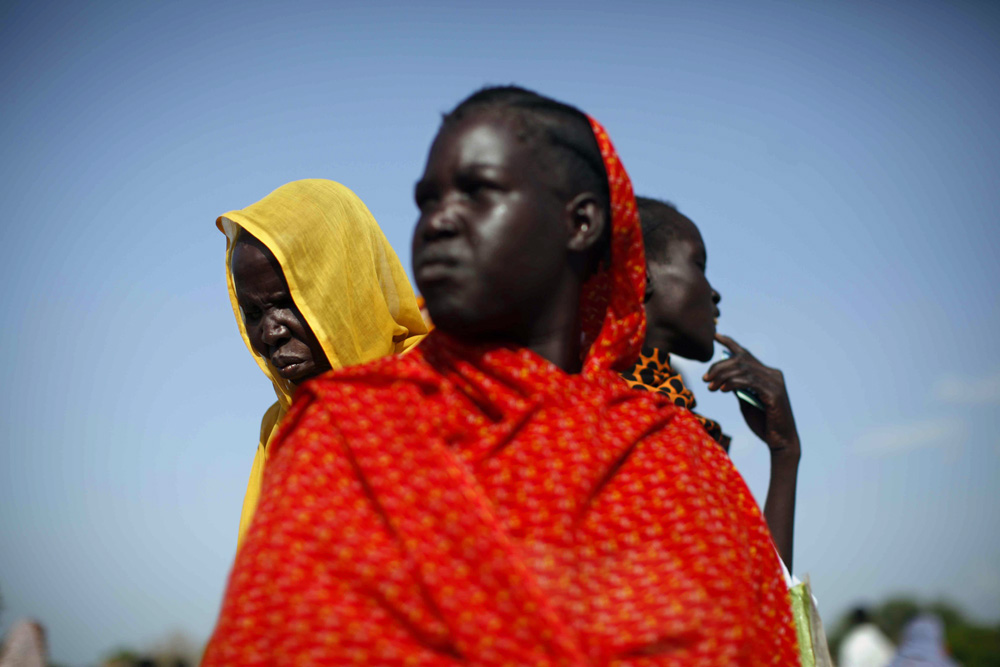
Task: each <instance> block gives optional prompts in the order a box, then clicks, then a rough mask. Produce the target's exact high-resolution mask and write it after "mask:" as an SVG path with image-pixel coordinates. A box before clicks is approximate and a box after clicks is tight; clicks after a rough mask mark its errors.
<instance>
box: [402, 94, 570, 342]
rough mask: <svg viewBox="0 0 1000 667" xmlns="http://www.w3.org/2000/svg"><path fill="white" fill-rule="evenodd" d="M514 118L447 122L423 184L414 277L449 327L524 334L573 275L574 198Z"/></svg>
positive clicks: (472, 332) (471, 332) (482, 116)
mask: <svg viewBox="0 0 1000 667" xmlns="http://www.w3.org/2000/svg"><path fill="white" fill-rule="evenodd" d="M515 123H516V120H515V119H511V118H504V117H502V116H498V115H496V114H494V113H489V112H485V113H478V114H473V115H471V116H469V117H466V118H464V119H462V120H460V121H457V122H456V123H455V124H454V125H451V126H448V127H446V128H444V129H443V130H442V131H441V132H440V133H439V134H438V136H437V138H436V139H435V141H434V145H433V146H432V147H431V152H430V155H429V157H428V159H427V166H426V168H425V170H424V174H423V176H422V178H421V179H420V181H419V182H418V183H417V187H416V203H417V206H418V207H419V209H420V218H419V219H418V221H417V226H416V229H415V230H414V234H413V270H414V275H415V277H416V281H417V285H418V286H419V288H420V292H421V294H422V295H423V296H424V298H425V299H426V301H427V308H428V310H429V311H430V314H431V317H432V318H433V320H434V323H435V325H437V326H438V327H440V328H441V329H443V330H444V331H448V332H449V333H453V334H457V335H460V336H466V337H499V338H505V337H506V338H513V339H516V338H518V334H519V332H523V331H525V330H527V329H529V328H530V326H531V322H532V321H533V319H534V318H536V317H537V313H538V308H540V307H544V304H545V303H546V300H547V299H548V298H550V294H551V292H552V290H553V285H554V284H555V283H556V282H557V281H558V280H559V279H560V272H563V271H565V267H566V257H567V246H566V244H567V232H566V229H565V227H564V225H562V224H561V222H560V221H561V220H562V218H563V217H564V216H565V215H566V213H565V211H566V203H565V201H564V198H563V197H561V196H560V194H559V193H558V188H557V187H555V186H554V180H555V178H554V177H553V175H552V174H551V173H547V172H546V170H545V169H543V168H542V167H541V165H540V162H541V161H540V160H539V159H538V157H537V155H536V154H535V152H534V150H533V149H532V148H531V146H530V145H529V144H528V143H527V142H525V141H524V140H523V139H522V138H519V136H518V132H517V127H516V126H515Z"/></svg>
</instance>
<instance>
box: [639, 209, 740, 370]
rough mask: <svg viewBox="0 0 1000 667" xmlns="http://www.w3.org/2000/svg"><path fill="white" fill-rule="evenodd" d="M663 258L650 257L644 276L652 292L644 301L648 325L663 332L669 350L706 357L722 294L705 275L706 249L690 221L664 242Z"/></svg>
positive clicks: (685, 354)
mask: <svg viewBox="0 0 1000 667" xmlns="http://www.w3.org/2000/svg"><path fill="white" fill-rule="evenodd" d="M666 253H667V254H666V257H665V258H663V260H650V261H649V263H648V264H647V267H648V269H649V270H648V272H647V278H648V280H649V281H650V283H651V285H652V288H653V289H652V295H651V297H650V300H649V301H648V302H647V303H646V317H647V318H648V320H649V325H650V326H651V327H656V328H657V329H659V330H661V331H664V332H666V335H667V338H668V343H669V346H670V352H671V353H673V354H676V355H678V356H681V357H685V358H687V359H696V360H698V361H708V360H709V359H711V358H712V352H713V350H714V346H715V322H716V320H717V319H718V317H719V301H720V300H721V299H722V297H721V296H720V295H719V293H718V292H716V291H715V290H714V289H713V288H712V285H711V284H709V282H708V278H707V277H706V275H705V269H706V261H707V257H706V253H705V243H704V241H702V238H701V234H700V233H699V232H698V229H697V228H696V227H695V226H694V225H693V224H686V225H684V228H683V230H682V233H680V234H679V235H678V237H677V238H675V239H672V240H671V241H670V243H669V245H668V246H667V251H666Z"/></svg>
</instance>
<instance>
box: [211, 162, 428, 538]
mask: <svg viewBox="0 0 1000 667" xmlns="http://www.w3.org/2000/svg"><path fill="white" fill-rule="evenodd" d="M216 224H217V225H218V227H219V229H220V230H221V231H222V232H223V233H225V235H226V239H227V241H226V280H227V283H228V285H229V299H230V301H231V302H232V305H233V313H234V314H235V315H236V322H237V324H238V325H239V328H240V335H242V336H243V342H244V343H246V345H247V348H248V349H249V350H250V352H251V354H253V356H254V359H255V360H256V362H257V365H258V366H260V368H261V370H262V371H264V374H265V375H267V378H268V379H269V380H270V381H271V383H272V384H273V385H274V393H275V394H277V397H278V400H277V402H276V403H275V404H274V405H272V406H271V407H270V408H269V409H268V410H267V412H266V413H265V414H264V418H263V420H262V422H261V427H260V442H259V443H258V445H257V453H256V455H255V456H254V462H253V468H252V469H251V472H250V481H249V483H248V484H247V493H246V498H245V499H244V501H243V512H242V515H241V517H240V530H239V543H242V541H243V536H244V534H245V533H246V531H247V528H248V527H249V526H250V520H251V519H252V518H253V515H254V511H255V509H256V507H257V500H258V498H259V497H260V486H261V481H262V479H263V475H264V469H265V466H266V463H267V444H268V442H270V440H271V436H272V435H273V434H274V433H275V431H276V430H277V426H278V424H279V422H280V421H281V419H282V418H283V417H284V416H285V413H286V412H287V411H288V408H289V406H290V405H291V403H292V395H293V394H294V392H295V389H296V387H297V386H298V385H299V384H300V383H302V382H304V381H305V380H308V379H309V378H312V377H316V376H317V375H320V374H322V373H324V372H325V371H328V370H331V369H337V368H345V367H347V366H353V365H355V364H363V363H365V362H366V361H373V360H375V359H379V358H381V357H385V356H388V355H391V354H398V353H401V352H404V351H406V350H409V349H410V348H412V347H413V346H414V345H416V344H417V342H418V341H419V340H420V339H421V338H423V334H425V333H427V327H426V325H425V324H424V321H423V319H422V318H421V316H420V310H419V307H418V306H417V300H416V297H415V296H414V294H413V288H412V287H411V286H410V282H409V280H408V279H407V277H406V272H405V271H404V270H403V267H402V265H401V264H400V263H399V259H398V258H397V257H396V253H395V252H394V251H393V249H392V247H391V246H390V245H389V242H388V241H387V240H386V238H385V235H384V234H383V233H382V230H381V229H380V228H379V226H378V223H377V222H375V218H374V217H372V214H371V213H370V212H369V211H368V208H367V207H366V206H365V205H364V202H362V201H361V199H359V198H358V196H357V195H355V194H354V193H353V192H351V190H349V189H348V188H346V187H345V186H343V185H341V184H339V183H335V182H333V181H327V180H323V179H308V180H302V181H294V182H292V183H288V184H287V185H283V186H282V187H280V188H278V189H277V190H275V191H274V192H272V193H271V194H269V195H268V196H267V197H265V198H264V199H262V200H260V201H259V202H257V203H256V204H253V205H251V206H248V207H247V208H245V209H243V210H240V211H230V212H229V213H226V214H225V215H223V216H221V217H219V219H218V220H217V222H216Z"/></svg>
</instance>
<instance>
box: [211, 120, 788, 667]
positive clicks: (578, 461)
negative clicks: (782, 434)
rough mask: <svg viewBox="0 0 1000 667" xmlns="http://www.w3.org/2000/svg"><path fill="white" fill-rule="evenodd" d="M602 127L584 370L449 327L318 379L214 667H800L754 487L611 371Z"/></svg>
mask: <svg viewBox="0 0 1000 667" xmlns="http://www.w3.org/2000/svg"><path fill="white" fill-rule="evenodd" d="M593 124H594V127H595V136H596V137H597V138H598V142H599V144H600V145H601V149H602V152H603V153H604V155H605V163H606V165H607V167H608V175H609V184H610V185H611V193H612V203H613V211H614V214H613V226H612V261H611V266H610V267H609V268H608V270H607V271H604V272H601V273H600V274H598V276H597V278H596V279H595V280H594V281H591V284H590V286H589V287H588V290H587V291H585V294H584V296H583V298H582V301H581V309H582V311H583V312H584V322H583V326H582V328H583V331H584V333H585V334H587V335H588V336H589V338H588V339H587V342H588V344H587V353H586V356H585V359H584V372H583V373H580V374H578V375H568V374H566V373H564V372H563V371H562V370H560V369H559V368H557V367H556V366H554V365H552V364H551V363H549V362H548V361H546V360H545V359H543V358H541V357H539V356H537V355H535V354H534V353H533V352H531V351H529V350H526V349H523V348H516V347H507V346H502V345H495V344H494V345H480V346H471V345H466V344H463V343H461V342H459V341H457V340H455V339H452V338H449V337H448V336H447V335H446V334H444V333H442V332H440V331H437V332H434V333H432V334H431V335H430V336H429V337H428V338H427V339H426V340H425V341H424V343H423V344H422V345H421V346H420V347H418V348H417V349H416V350H415V351H414V352H413V353H412V354H410V355H408V356H405V357H395V358H391V359H384V360H381V361H377V362H373V363H371V364H367V365H364V366H358V367H354V368H350V369H345V370H341V371H337V372H334V373H331V374H328V375H326V376H324V377H321V378H318V379H316V380H313V381H311V382H308V383H306V384H305V385H304V386H303V387H302V388H300V390H299V393H298V395H297V397H296V400H295V403H294V404H293V406H292V408H291V410H290V412H289V414H288V415H287V417H286V418H285V420H284V422H283V424H282V426H281V429H280V431H279V433H278V435H277V436H276V438H275V440H274V441H273V442H272V445H271V448H272V451H271V452H270V457H271V458H270V460H269V463H268V469H267V471H266V474H265V479H264V486H263V496H262V500H261V503H260V506H259V508H258V510H257V513H256V515H255V517H254V520H253V523H252V525H251V528H250V531H249V534H248V536H247V539H246V542H245V543H244V546H243V548H242V549H241V550H240V552H239V554H238V556H237V560H236V564H235V567H234V570H233V573H232V575H231V578H230V582H229V587H228V590H227V593H226V597H225V600H224V602H223V608H222V613H221V616H220V619H219V623H218V626H217V628H216V631H215V635H214V637H213V639H212V641H211V643H210V645H209V647H208V649H207V651H206V655H205V659H204V663H203V664H205V665H208V666H214V665H454V664H467V665H481V666H498V667H499V666H504V665H511V666H513V665H542V666H556V665H566V666H569V665H634V666H636V667H638V666H640V665H641V666H645V665H705V666H719V667H721V666H727V667H728V666H731V665H745V666H748V667H750V666H753V667H757V666H763V665H775V666H778V665H780V666H782V667H785V666H788V665H797V664H799V663H798V651H797V648H796V635H795V631H794V629H793V626H792V617H791V610H790V605H789V600H788V593H787V589H786V587H785V585H784V581H783V579H782V575H781V571H780V567H779V565H778V561H777V556H776V554H775V552H774V550H773V548H771V546H770V537H769V535H768V532H767V527H766V525H765V524H764V521H763V519H762V517H761V515H760V512H759V510H758V509H757V506H756V504H755V503H754V501H753V498H752V497H751V495H750V493H749V491H748V490H747V488H746V485H745V484H744V482H743V480H742V479H741V478H740V476H739V474H738V473H737V472H736V470H735V469H734V468H733V466H732V464H731V463H730V461H729V459H728V457H727V456H726V455H725V453H724V452H723V451H722V450H721V449H720V448H719V447H718V446H717V445H716V444H715V443H714V441H712V440H711V439H710V438H709V437H708V435H707V434H706V433H705V431H704V429H703V428H702V426H701V424H700V423H699V422H698V421H697V420H696V419H694V417H692V415H691V414H690V412H688V411H687V410H685V409H684V408H680V407H677V406H675V405H672V404H671V403H670V401H669V400H668V399H667V398H666V397H664V396H661V395H658V394H654V393H649V392H640V391H636V390H633V389H630V388H629V387H628V386H626V385H625V383H624V382H622V380H621V379H620V378H619V376H618V375H617V374H616V373H615V372H614V371H613V370H612V369H619V368H620V367H621V365H622V364H623V363H631V362H632V361H634V359H635V356H636V355H637V354H638V349H639V345H640V344H641V341H642V334H641V330H642V328H643V324H644V315H643V313H642V307H641V306H642V304H641V297H642V281H643V279H644V278H643V273H642V271H643V260H642V239H641V234H639V230H638V219H637V216H636V215H635V202H634V199H632V194H631V185H630V184H629V182H628V177H627V175H625V172H624V169H622V167H621V164H620V163H619V162H618V161H617V157H616V156H614V151H613V148H612V147H611V144H610V141H609V140H607V136H606V134H604V133H603V130H602V129H601V128H600V126H599V125H597V124H596V122H594V123H593ZM629 355H632V356H631V357H629Z"/></svg>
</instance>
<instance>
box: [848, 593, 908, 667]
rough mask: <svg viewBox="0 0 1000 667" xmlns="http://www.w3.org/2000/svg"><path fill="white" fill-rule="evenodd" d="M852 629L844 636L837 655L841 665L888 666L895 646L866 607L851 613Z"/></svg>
mask: <svg viewBox="0 0 1000 667" xmlns="http://www.w3.org/2000/svg"><path fill="white" fill-rule="evenodd" d="M851 624H852V627H851V630H850V631H849V632H848V633H847V636H846V637H844V641H843V642H842V643H841V645H840V651H839V653H838V655H837V664H838V665H839V667H886V665H888V664H889V662H890V661H891V660H892V656H893V653H894V652H895V647H894V646H893V645H892V642H891V641H889V638H888V637H886V636H885V633H883V632H882V630H881V629H879V627H878V626H877V625H875V623H873V622H872V619H871V615H870V614H869V612H868V610H867V609H866V608H864V607H858V608H857V609H855V610H854V611H853V612H852V614H851Z"/></svg>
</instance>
